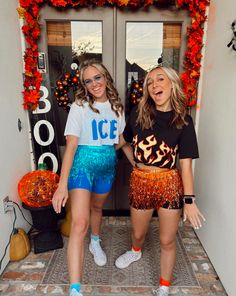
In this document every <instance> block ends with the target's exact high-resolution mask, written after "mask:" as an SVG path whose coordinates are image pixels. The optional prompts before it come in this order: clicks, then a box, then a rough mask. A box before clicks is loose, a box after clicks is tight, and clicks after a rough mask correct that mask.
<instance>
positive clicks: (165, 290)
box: [157, 286, 169, 296]
mask: <svg viewBox="0 0 236 296" xmlns="http://www.w3.org/2000/svg"><path fill="white" fill-rule="evenodd" d="M157 295H158V296H168V295H169V287H166V286H160V289H159V293H158V294H157Z"/></svg>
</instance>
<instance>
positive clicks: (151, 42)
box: [125, 22, 163, 114]
mask: <svg viewBox="0 0 236 296" xmlns="http://www.w3.org/2000/svg"><path fill="white" fill-rule="evenodd" d="M162 52H163V23H158V22H127V23H126V70H125V73H126V79H125V81H126V85H127V92H126V94H127V95H126V104H125V107H126V114H129V112H130V110H131V109H132V107H133V106H135V105H137V104H138V102H139V100H140V99H141V96H142V90H143V89H142V85H143V80H144V77H145V75H146V73H147V71H149V70H150V69H151V68H153V67H154V66H155V65H157V63H158V59H159V58H160V57H161V55H162Z"/></svg>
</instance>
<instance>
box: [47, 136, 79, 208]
mask: <svg viewBox="0 0 236 296" xmlns="http://www.w3.org/2000/svg"><path fill="white" fill-rule="evenodd" d="M77 146H78V137H76V136H67V137H66V149H65V153H64V157H63V161H62V167H61V174H60V181H59V184H58V188H57V190H56V191H55V193H54V195H53V198H52V205H53V208H54V210H55V212H56V213H60V212H61V207H64V206H65V204H66V201H67V199H68V189H67V185H68V177H69V174H70V169H71V166H72V163H73V159H74V155H75V151H76V148H77Z"/></svg>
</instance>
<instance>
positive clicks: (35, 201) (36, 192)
mask: <svg viewBox="0 0 236 296" xmlns="http://www.w3.org/2000/svg"><path fill="white" fill-rule="evenodd" d="M58 182H59V176H58V175H57V174H55V173H53V172H51V171H47V170H36V171H33V172H30V173H28V174H26V175H24V176H23V177H22V178H21V180H20V181H19V183H18V193H19V196H20V198H21V200H22V202H23V203H24V204H26V205H27V206H29V207H32V208H39V207H45V206H49V205H51V203H52V197H53V194H54V192H55V191H56V189H57V185H58Z"/></svg>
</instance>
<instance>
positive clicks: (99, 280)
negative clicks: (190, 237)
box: [42, 225, 199, 287]
mask: <svg viewBox="0 0 236 296" xmlns="http://www.w3.org/2000/svg"><path fill="white" fill-rule="evenodd" d="M130 234H131V227H130V226H129V225H122V226H117V225H104V226H103V227H102V233H101V238H102V246H103V249H104V251H105V252H106V254H107V264H106V265H105V266H103V267H99V266H97V265H96V264H95V263H94V261H93V256H92V255H91V254H90V252H89V250H88V243H89V237H88V236H87V238H86V247H85V262H84V274H83V278H82V284H83V285H89V286H103V285H104V286H117V287H153V286H157V285H158V283H159V277H160V268H159V266H160V244H159V239H158V238H159V229H158V226H155V225H151V226H150V228H149V232H148V234H147V236H146V240H145V244H144V248H143V256H142V258H141V259H140V260H139V261H137V262H135V263H133V264H131V265H130V266H129V267H128V268H126V269H123V270H120V269H117V268H116V267H115V264H114V263H115V260H116V258H117V257H118V256H119V255H121V254H123V253H124V252H125V251H127V250H129V249H130V246H131V237H130ZM67 243H68V238H64V248H63V249H58V250H55V251H54V253H53V255H52V258H51V261H50V263H49V266H48V268H47V270H46V272H45V275H44V278H43V281H42V284H58V285H59V284H69V276H68V271H67V262H66V249H67ZM172 284H173V286H181V287H183V286H184V287H190V286H191V287H199V283H198V280H197V279H196V276H195V273H194V271H193V269H192V265H191V262H190V260H189V258H188V255H187V253H186V251H185V248H184V245H183V242H182V239H181V235H180V233H179V232H178V234H177V259H176V267H175V270H174V275H173V281H172Z"/></svg>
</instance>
